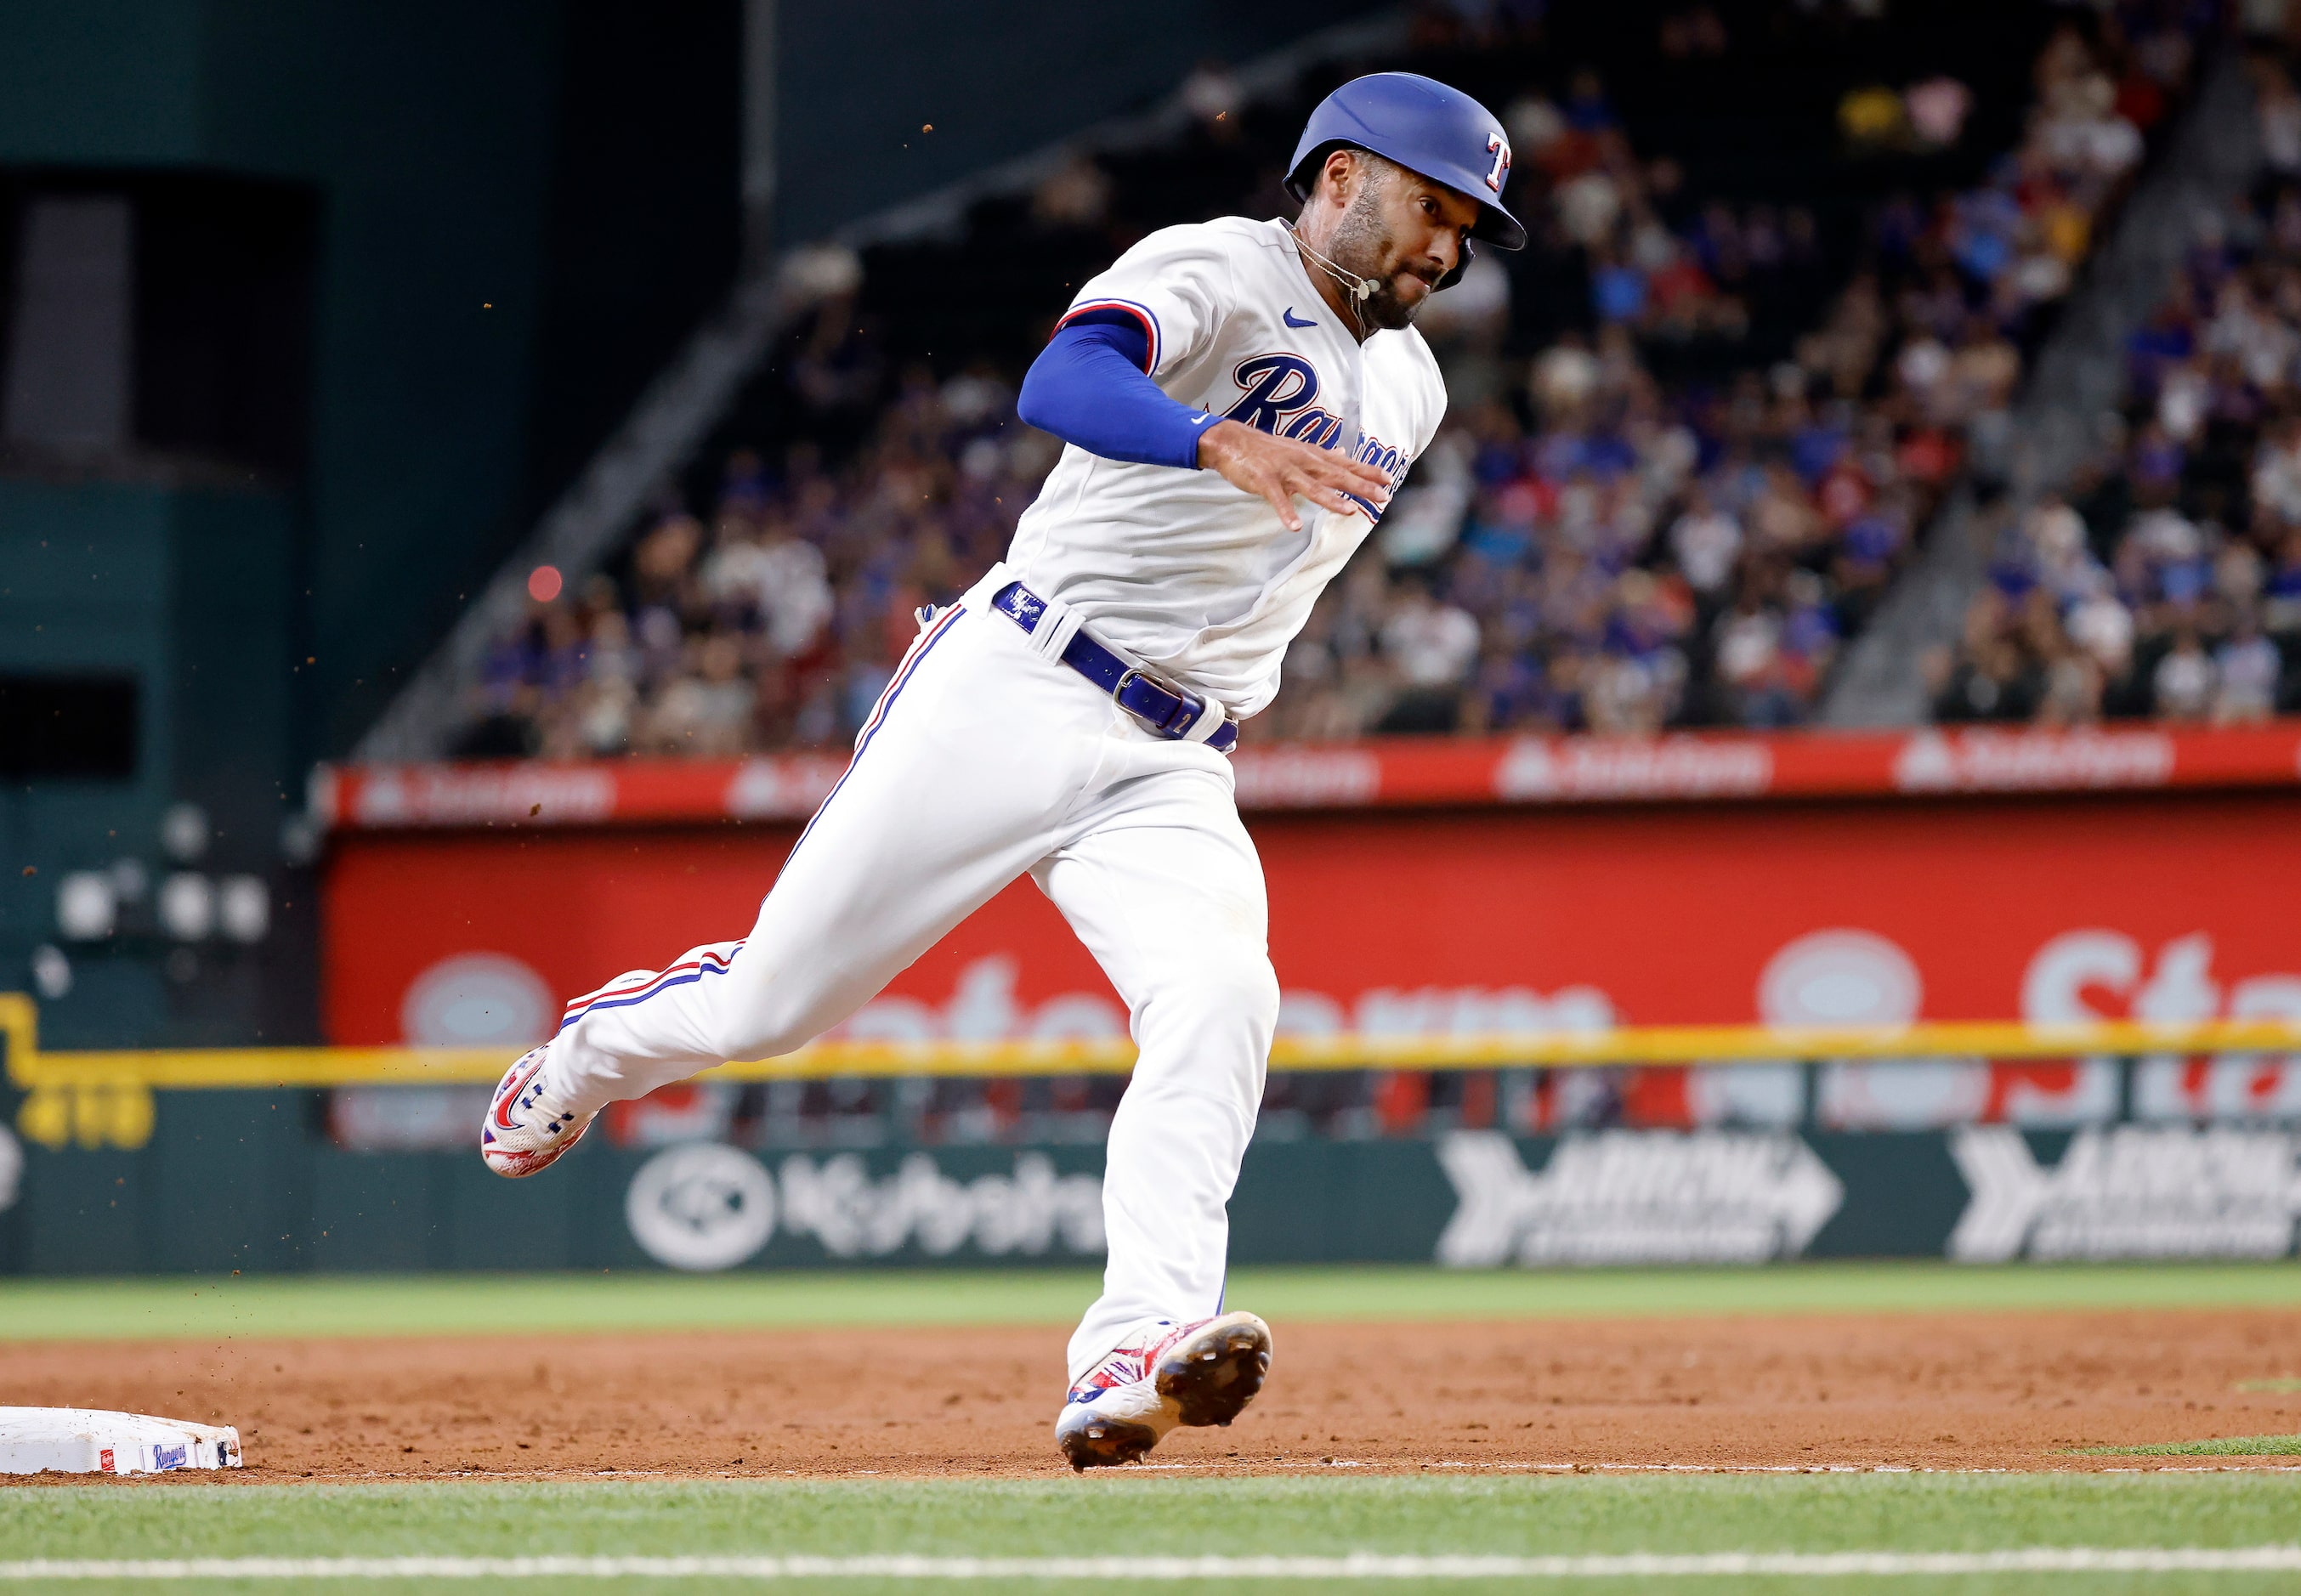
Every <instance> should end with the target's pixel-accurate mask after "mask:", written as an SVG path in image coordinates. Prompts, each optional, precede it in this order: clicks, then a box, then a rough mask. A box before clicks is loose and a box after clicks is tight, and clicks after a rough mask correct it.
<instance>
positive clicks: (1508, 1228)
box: [1437, 1131, 1845, 1268]
mask: <svg viewBox="0 0 2301 1596" xmlns="http://www.w3.org/2000/svg"><path fill="white" fill-rule="evenodd" d="M1437 1151H1438V1162H1439V1165H1440V1166H1441V1167H1442V1168H1443V1169H1444V1170H1445V1172H1446V1178H1447V1179H1448V1180H1449V1181H1450V1182H1452V1184H1453V1187H1454V1193H1455V1196H1456V1198H1457V1199H1458V1206H1457V1207H1456V1208H1455V1210H1454V1215H1453V1217H1452V1219H1451V1220H1449V1221H1448V1222H1447V1224H1446V1228H1445V1230H1444V1231H1443V1233H1441V1234H1440V1236H1439V1238H1438V1250H1437V1256H1438V1261H1439V1262H1441V1263H1443V1264H1449V1265H1452V1266H1457V1267H1462V1268H1475V1267H1478V1266H1491V1265H1494V1264H1501V1263H1507V1262H1510V1261H1512V1260H1515V1261H1516V1262H1519V1263H1521V1264H1527V1265H1538V1264H1632V1263H1637V1264H1659V1263H1721V1264H1722V1263H1751V1264H1753V1263H1762V1262H1764V1261H1765V1260H1767V1259H1769V1258H1795V1257H1796V1256H1797V1255H1798V1254H1799V1253H1802V1252H1803V1251H1804V1250H1805V1249H1806V1245H1807V1243H1809V1242H1811V1241H1812V1240H1813V1237H1814V1233H1815V1232H1817V1231H1819V1230H1820V1228H1821V1227H1822V1226H1823V1225H1824V1224H1827V1223H1828V1220H1829V1217H1830V1216H1831V1215H1833V1214H1835V1213H1837V1209H1838V1206H1839V1204H1841V1203H1842V1202H1843V1201H1844V1200H1845V1185H1844V1184H1843V1183H1842V1182H1840V1181H1839V1180H1838V1178H1837V1175H1835V1174H1832V1173H1831V1172H1830V1170H1829V1166H1828V1165H1826V1164H1824V1163H1823V1162H1822V1161H1821V1160H1820V1158H1819V1157H1816V1156H1815V1154H1814V1152H1813V1149H1812V1148H1810V1147H1808V1146H1807V1145H1806V1144H1805V1143H1804V1142H1803V1141H1800V1140H1799V1139H1798V1138H1797V1137H1795V1136H1793V1135H1789V1134H1786V1133H1784V1132H1735V1131H1694V1132H1675V1131H1605V1132H1599V1133H1598V1134H1595V1135H1577V1136H1569V1137H1566V1138H1565V1139H1564V1140H1562V1141H1560V1142H1559V1143H1558V1145H1557V1147H1556V1149H1554V1150H1553V1151H1552V1153H1551V1156H1550V1159H1549V1162H1548V1163H1546V1164H1544V1166H1543V1167H1542V1168H1541V1170H1540V1171H1538V1172H1536V1171H1532V1170H1529V1169H1527V1166H1526V1165H1525V1162H1524V1161H1523V1160H1522V1159H1521V1158H1520V1157H1519V1151H1518V1147H1517V1144H1516V1143H1514V1142H1512V1141H1510V1138H1509V1137H1507V1136H1505V1135H1502V1133H1500V1132H1494V1131H1459V1132H1453V1133H1452V1134H1451V1135H1448V1136H1447V1137H1445V1138H1444V1139H1443V1141H1440V1142H1439V1144H1438V1149H1437Z"/></svg>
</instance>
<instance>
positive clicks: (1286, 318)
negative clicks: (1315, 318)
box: [1278, 305, 1318, 327]
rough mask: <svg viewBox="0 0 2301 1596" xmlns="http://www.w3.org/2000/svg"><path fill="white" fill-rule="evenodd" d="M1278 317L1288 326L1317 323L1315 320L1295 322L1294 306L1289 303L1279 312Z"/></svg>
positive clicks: (1306, 325)
mask: <svg viewBox="0 0 2301 1596" xmlns="http://www.w3.org/2000/svg"><path fill="white" fill-rule="evenodd" d="M1278 319H1279V320H1280V321H1282V322H1285V323H1286V325H1288V326H1289V327H1316V326H1317V325H1318V323H1317V322H1297V321H1296V320H1295V319H1294V307H1293V305H1288V306H1287V307H1286V308H1285V310H1284V311H1283V312H1282V313H1280V314H1279V317H1278Z"/></svg>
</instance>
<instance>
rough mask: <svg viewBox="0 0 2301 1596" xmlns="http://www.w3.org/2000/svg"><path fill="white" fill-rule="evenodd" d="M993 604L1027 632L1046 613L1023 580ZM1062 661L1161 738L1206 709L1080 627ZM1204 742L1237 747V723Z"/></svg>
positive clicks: (1222, 749) (1223, 749)
mask: <svg viewBox="0 0 2301 1596" xmlns="http://www.w3.org/2000/svg"><path fill="white" fill-rule="evenodd" d="M991 607H992V609H995V610H997V611H998V612H999V613H1000V614H1002V615H1004V616H1006V617H1007V618H1008V620H1009V621H1012V622H1013V623H1015V624H1016V625H1017V626H1019V627H1021V628H1022V629H1023V630H1024V631H1038V630H1039V623H1040V622H1041V621H1042V620H1043V619H1045V617H1046V614H1047V601H1046V600H1045V599H1043V598H1042V597H1039V596H1038V595H1037V594H1036V593H1033V592H1032V591H1031V589H1028V588H1026V587H1025V586H1024V585H1023V584H1022V583H1021V582H1008V584H1007V585H1006V586H1005V587H1003V588H1001V589H999V591H997V592H996V593H993V594H992V596H991ZM1063 664H1067V665H1068V666H1069V667H1070V668H1071V669H1072V670H1074V671H1076V672H1077V673H1079V674H1080V675H1082V676H1084V677H1085V678H1086V679H1087V680H1088V681H1092V682H1093V683H1094V684H1095V686H1097V687H1099V688H1100V689H1102V690H1103V691H1104V692H1107V693H1109V695H1110V701H1111V702H1112V703H1114V704H1116V705H1117V706H1119V707H1120V708H1121V709H1123V710H1125V712H1126V713H1127V714H1131V715H1133V716H1134V718H1135V719H1136V720H1138V721H1140V722H1142V724H1143V725H1145V726H1147V727H1149V728H1150V729H1151V731H1155V732H1157V733H1158V734H1159V736H1161V737H1164V738H1169V739H1172V740H1175V741H1177V742H1179V741H1181V740H1183V738H1184V735H1185V734H1187V733H1188V732H1189V731H1190V730H1191V728H1192V727H1193V726H1195V725H1197V724H1198V723H1199V717H1200V716H1201V715H1202V714H1206V712H1207V701H1206V700H1205V699H1204V698H1201V697H1199V695H1198V694H1196V693H1193V692H1188V691H1185V690H1184V689H1182V688H1179V687H1174V686H1171V685H1169V684H1168V683H1167V682H1164V681H1159V679H1158V678H1157V677H1156V676H1151V675H1146V674H1145V673H1143V670H1142V666H1140V665H1130V664H1127V663H1126V662H1125V660H1123V659H1121V658H1119V657H1118V656H1117V655H1116V654H1113V653H1112V652H1111V651H1110V650H1109V649H1108V648H1104V647H1103V646H1102V645H1101V644H1100V643H1098V642H1096V641H1095V640H1094V639H1092V638H1091V637H1089V636H1088V635H1087V633H1086V629H1085V628H1084V627H1081V628H1080V629H1079V630H1078V631H1076V632H1075V633H1073V634H1072V637H1071V640H1070V645H1069V647H1067V648H1065V649H1064V650H1063ZM1206 746H1207V747H1209V748H1212V749H1213V750H1214V751H1215V752H1216V753H1217V754H1227V753H1229V752H1230V751H1231V749H1233V748H1236V747H1237V746H1238V723H1237V722H1236V721H1229V720H1226V721H1225V722H1224V723H1222V724H1221V725H1219V726H1217V727H1216V728H1215V731H1214V735H1213V736H1212V737H1209V738H1208V739H1207V743H1206Z"/></svg>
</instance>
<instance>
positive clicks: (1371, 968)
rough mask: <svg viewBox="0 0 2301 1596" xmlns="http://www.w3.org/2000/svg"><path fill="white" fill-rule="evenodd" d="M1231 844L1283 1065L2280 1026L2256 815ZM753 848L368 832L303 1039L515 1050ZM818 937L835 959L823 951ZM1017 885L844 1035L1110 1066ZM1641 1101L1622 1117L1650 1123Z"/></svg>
mask: <svg viewBox="0 0 2301 1596" xmlns="http://www.w3.org/2000/svg"><path fill="white" fill-rule="evenodd" d="M1252 829H1253V831H1254V833H1255V838H1256V842H1257V845H1258V847H1259V848H1260V850H1261V853H1262V858H1263V865H1264V870H1265V873H1266V876H1267V878H1268V884H1269V891H1270V904H1271V953H1272V957H1273V958H1274V960H1275V962H1276V965H1277V968H1278V973H1279V978H1280V982H1281V985H1282V988H1283V989H1284V993H1285V999H1284V1010H1283V1016H1282V1024H1284V1026H1285V1027H1286V1028H1288V1029H1291V1030H1294V1031H1298V1032H1318V1031H1326V1032H1332V1031H1357V1032H1378V1033H1393V1034H1395V1033H1399V1032H1411V1033H1443V1032H1491V1031H1517V1030H1542V1029H1548V1028H1551V1027H1555V1026H1577V1027H1580V1026H1603V1025H1607V1024H1714V1023H1732V1022H1748V1021H1758V1020H1763V1021H1769V1022H1774V1023H1780V1024H1865V1023H1879V1024H1886V1023H1894V1022H1898V1021H1903V1020H1908V1019H1914V1018H1924V1019H1975V1020H1994V1019H2007V1018H2021V1019H2029V1020H2038V1021H2046V1020H2065V1019H2074V1018H2080V1017H2084V1016H2088V1015H2100V1016H2104V1017H2123V1016H2128V1015H2130V1016H2135V1017H2146V1018H2163V1019H2180V1018H2201V1017H2209V1016H2217V1015H2231V1016H2249V1015H2301V919H2297V915H2296V912H2295V909H2294V907H2293V906H2294V905H2296V904H2297V903H2301V801H2297V800H2296V798H2292V797H2288V796H2286V795H2284V794H2277V793H2243V792H2236V793H2230V792H2222V793H2199V794H2195V795H2188V796H2180V797H2175V796H2165V795H2160V796H2157V797H2154V798H2147V799H2143V798H2127V797H2107V796H2104V797H2097V798H1962V799H1948V798H1945V799H1940V800H1912V799H1906V798H1904V799H1901V800H1887V801H1854V802H1835V803H1828V802H1815V803H1784V802H1780V801H1774V802H1769V803H1762V804H1757V805H1743V806H1714V807H1707V808H1669V809H1652V808H1631V807H1597V808H1584V809H1544V810H1516V811H1501V810H1494V809H1485V810H1479V811H1439V812H1427V813H1402V812H1397V811H1390V812H1383V811H1370V810H1360V811H1354V812H1331V813H1317V814H1293V815H1286V814H1273V815H1261V816H1258V817H1255V818H1254V819H1253V821H1252ZM794 835H795V832H794V831H792V830H791V829H790V828H787V827H780V826H779V827H774V828H769V827H765V826H739V825H734V824H731V823H721V824H718V825H715V826H710V827H690V828H681V829H670V830H660V831H657V830H646V829H638V828H630V829H618V830H613V831H610V830H606V829H598V830H584V831H577V830H574V829H572V828H571V829H568V830H564V831H520V832H517V833H511V834H506V833H503V832H497V833H494V834H489V833H486V832H480V833H473V832H470V831H464V832H452V833H444V832H431V833H428V834H426V833H422V832H409V831H397V832H371V833H365V834H355V835H348V836H345V837H342V838H339V842H338V844H337V847H336V850H335V852H334V853H333V855H332V856H331V864H330V866H329V873H328V881H327V889H326V891H327V898H326V906H327V943H326V948H327V951H326V961H327V962H326V992H325V1003H326V1016H327V1022H328V1024H329V1027H330V1031H331V1038H332V1040H336V1041H339V1042H344V1043H382V1042H392V1041H398V1040H410V1041H415V1042H424V1043H439V1044H448V1043H478V1042H483V1041H484V1042H498V1041H499V1042H504V1043H514V1042H520V1041H523V1040H527V1039H529V1038H531V1037H534V1036H540V1035H542V1034H546V1033H548V1030H549V1028H550V1026H551V1025H552V1024H553V1023H554V1022H555V1020H556V1015H557V1013H558V1009H559V1006H560V1003H561V1001H562V1000H564V999H565V998H567V997H568V996H570V995H573V994H575V993H578V992H581V991H583V990H589V989H590V988H591V987H594V986H597V985H598V984H599V983H600V982H604V981H605V980H607V979H608V978H609V977H611V976H614V975H615V974H618V973H622V972H623V971H627V970H632V969H653V968H660V967H662V966H663V965H665V964H667V963H670V962H672V961H673V960H674V959H675V958H676V957H678V956H679V954H681V953H682V951H683V950H685V949H686V948H690V947H693V946H695V945H697V944H699V943H702V942H707V941H716V940H725V939H728V938H732V937H737V936H741V935H742V934H743V933H744V932H746V931H747V930H748V929H749V925H750V923H751V921H752V918H753V916H754V915H755V914H756V912H757V905H758V901H759V898H760V897H761V896H762V895H763V894H764V893H765V892H766V890H767V889H768V887H769V886H770V885H771V884H772V883H773V881H774V874H775V871H776V869H777V868H778V866H779V865H780V864H781V862H782V856H783V855H784V854H785V853H786V852H787V851H788V849H789V848H790V845H791V840H792V838H793V836H794ZM833 934H836V933H835V928H834V931H833ZM847 1029H848V1031H849V1033H851V1034H858V1035H872V1036H882V1037H916V1038H935V1037H954V1038H986V1037H1001V1036H1030V1035H1042V1036H1044V1035H1078V1034H1089V1035H1092V1034H1117V1033H1120V1032H1124V1030H1125V1014H1124V1011H1123V1010H1122V1009H1121V1007H1120V1006H1119V1004H1118V1002H1117V999H1116V997H1115V996H1114V995H1113V994H1112V992H1111V990H1110V988H1109V984H1108V983H1107V982H1105V981H1104V980H1103V978H1102V976H1101V974H1100V972H1099V971H1098V970H1097V969H1096V968H1095V966H1094V964H1093V962H1092V959H1090V958H1089V957H1088V956H1087V954H1086V953H1085V951H1084V949H1083V948H1080V947H1079V946H1078V944H1077V943H1076V942H1075V940H1073V939H1072V937H1071V935H1070V933H1069V932H1068V930H1067V927H1066V926H1065V925H1064V924H1063V923H1062V921H1061V919H1060V917H1059V916H1058V915H1057V914H1056V913H1055V911H1054V910H1053V908H1052V907H1051V906H1050V905H1049V904H1048V903H1047V902H1046V901H1045V900H1044V899H1043V898H1041V897H1040V896H1039V894H1038V893H1037V891H1036V890H1034V889H1033V888H1032V887H1031V886H1030V884H1029V883H1028V882H1021V883H1018V884H1017V885H1016V886H1014V887H1011V888H1009V889H1008V890H1007V891H1006V892H1005V893H1003V894H1002V895H1000V897H999V898H996V899H994V900H993V901H992V903H991V904H989V905H987V906H986V907H984V908H983V910H981V911H980V912H979V913H977V914H976V915H975V916H974V917H973V918H972V919H971V920H969V921H968V922H967V923H966V924H965V925H963V926H961V927H960V928H959V929H958V931H957V932H954V933H953V934H952V935H951V936H950V938H949V939H947V940H945V941H944V943H943V944H942V945H941V946H940V947H937V948H934V949H933V950H932V951H930V952H929V953H928V954H927V955H926V956H925V957H923V958H922V959H920V960H919V962H918V963H917V964H916V965H913V966H912V967H911V969H909V970H908V971H907V972H906V973H904V974H903V975H901V976H900V977H899V978H898V979H897V980H896V981H895V982H894V983H893V984H892V985H891V987H890V988H889V989H888V990H887V992H886V993H884V994H883V996H882V997H881V998H880V999H878V1000H877V1001H875V1002H874V1003H873V1004H871V1005H870V1006H869V1007H866V1009H864V1010H863V1011H862V1012H861V1013H860V1014H858V1015H857V1016H856V1017H855V1019H854V1020H852V1021H850V1022H849V1026H848V1028H847ZM1642 1074H1645V1075H1649V1076H1652V1077H1653V1078H1654V1079H1655V1080H1656V1081H1657V1082H1660V1084H1657V1085H1655V1086H1654V1087H1653V1093H1654V1094H1659V1095H1658V1096H1656V1097H1655V1098H1654V1100H1653V1101H1652V1102H1650V1103H1648V1104H1647V1105H1646V1107H1645V1108H1644V1109H1643V1110H1641V1112H1644V1113H1645V1114H1646V1115H1647V1116H1649V1117H1653V1118H1659V1119H1662V1120H1669V1119H1678V1118H1690V1119H1694V1120H1703V1119H1711V1118H1719V1117H1729V1116H1738V1117H1759V1118H1762V1117H1765V1114H1766V1109H1765V1103H1766V1101H1767V1100H1769V1099H1767V1098H1766V1095H1765V1094H1767V1093H1768V1092H1775V1093H1777V1094H1778V1091H1779V1090H1781V1088H1780V1086H1779V1082H1778V1081H1776V1082H1775V1083H1774V1084H1771V1085H1770V1084H1768V1081H1769V1077H1768V1075H1767V1073H1766V1072H1765V1071H1764V1070H1762V1069H1759V1070H1746V1069H1745V1070H1739V1071H1725V1070H1716V1071H1696V1072H1691V1073H1688V1072H1668V1073H1665V1072H1643V1073H1642ZM2120 1091H2121V1086H2120V1084H2119V1082H2118V1078H2117V1074H2116V1072H2115V1071H2114V1070H2113V1068H2111V1067H2110V1066H2108V1065H2104V1064H2096V1063H2088V1062H2087V1061H2072V1062H2071V1063H2068V1064H2061V1065H2054V1064H2046V1065H2023V1066H2001V1067H1998V1068H1996V1069H1991V1068H1988V1067H1987V1066H1984V1065H1979V1064H1976V1063H1975V1062H1973V1061H1970V1060H1939V1061H1922V1062H1918V1063H1912V1064H1906V1065H1876V1066H1853V1065H1847V1066H1844V1067H1841V1068H1837V1069H1835V1070H1833V1071H1831V1072H1828V1077H1827V1079H1826V1080H1825V1081H1824V1082H1823V1083H1822V1086H1821V1093H1822V1098H1821V1101H1820V1103H1819V1104H1818V1105H1817V1107H1818V1110H1819V1111H1820V1113H1821V1116H1822V1117H1823V1118H1824V1119H1825V1120H1827V1121H1828V1122H1829V1123H1834V1124H1847V1125H1859V1124H1878V1125H1886V1124H1894V1125H1902V1124H1940V1123H1957V1122H1960V1121H1963V1120H1970V1119H1976V1118H1992V1119H1996V1118H2004V1119H2010V1120H2014V1121H2017V1122H2021V1123H2031V1124H2078V1123H2090V1122H2092V1121H2095V1120H2097V1119H2100V1118H2104V1117H2108V1116H2113V1114H2114V1113H2115V1112H2116V1111H2117V1110H2118V1108H2119V1102H2118V1098H2119V1094H2120ZM2132 1091H2133V1100H2132V1102H2131V1104H2130V1107H2131V1108H2132V1109H2133V1111H2135V1112H2137V1113H2139V1114H2142V1115H2144V1116H2154V1117H2191V1116H2201V1115H2213V1116H2225V1115H2255V1114H2274V1115H2280V1116H2286V1115H2295V1114H2301V1069H2295V1070H2288V1069H2287V1068H2286V1066H2285V1064H2284V1061H2282V1060H2255V1059H2224V1060H2220V1061H2217V1062H2212V1063H2204V1062H2191V1061H2186V1060H2170V1059H2169V1060H2159V1061H2154V1062H2153V1063H2152V1064H2151V1065H2147V1066H2146V1067H2145V1068H2144V1069H2143V1070H2142V1071H2141V1072H2140V1073H2139V1074H2138V1076H2137V1078H2136V1082H2135V1084H2134V1086H2133V1088H2132ZM1650 1095H1651V1094H1650Z"/></svg>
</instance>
